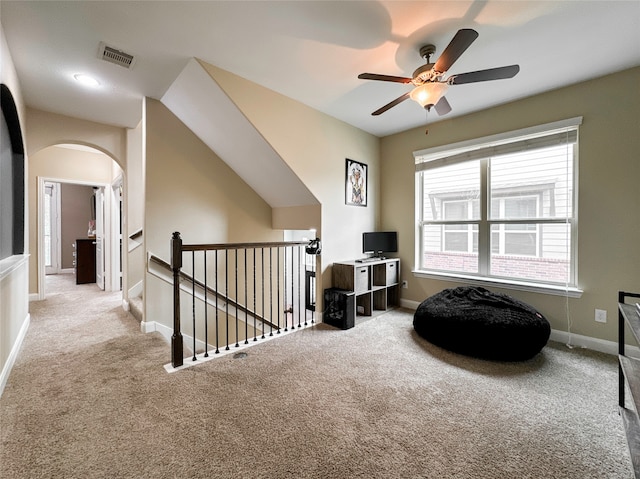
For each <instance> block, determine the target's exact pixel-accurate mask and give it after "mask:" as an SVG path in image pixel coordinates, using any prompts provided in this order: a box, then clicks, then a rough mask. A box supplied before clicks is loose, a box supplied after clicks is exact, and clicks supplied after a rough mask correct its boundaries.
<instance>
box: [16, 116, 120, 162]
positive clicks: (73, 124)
mask: <svg viewBox="0 0 640 479" xmlns="http://www.w3.org/2000/svg"><path fill="white" fill-rule="evenodd" d="M27 131H28V132H29V136H28V138H27V150H28V154H29V155H32V154H34V153H37V152H38V151H40V150H42V149H43V148H46V147H48V146H53V145H59V144H61V143H77V144H79V145H85V146H90V147H92V148H95V149H96V150H98V151H101V152H103V153H104V154H105V155H108V156H110V157H111V158H113V159H114V160H115V161H116V163H118V165H119V166H120V167H121V168H122V169H124V168H125V166H126V161H125V154H126V140H127V137H126V131H127V130H126V128H120V127H116V126H110V125H104V124H102V123H94V122H92V121H87V120H80V119H78V118H73V117H70V116H65V115H58V114H55V113H49V112H45V111H41V110H36V109H33V108H29V109H28V111H27Z"/></svg>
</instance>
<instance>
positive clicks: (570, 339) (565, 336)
mask: <svg viewBox="0 0 640 479" xmlns="http://www.w3.org/2000/svg"><path fill="white" fill-rule="evenodd" d="M400 306H401V307H403V308H407V309H411V310H413V311H415V310H416V309H418V306H420V302H418V301H410V300H408V299H401V300H400ZM549 339H550V340H551V341H557V342H559V343H564V344H567V345H569V346H570V347H573V348H587V349H591V350H593V351H598V352H601V353H606V354H613V355H617V354H618V343H617V342H616V341H607V340H605V339H598V338H592V337H591V336H583V335H581V334H575V333H568V332H567V331H559V330H556V329H552V330H551V336H550V338H549ZM625 352H626V355H627V356H631V357H634V358H638V359H640V348H639V347H638V346H630V345H626V346H625Z"/></svg>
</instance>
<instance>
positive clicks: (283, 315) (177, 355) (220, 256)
mask: <svg viewBox="0 0 640 479" xmlns="http://www.w3.org/2000/svg"><path fill="white" fill-rule="evenodd" d="M319 253H320V247H319V240H318V239H315V240H313V241H311V242H308V241H286V242H266V243H232V244H183V242H182V238H181V237H180V233H178V232H175V233H173V235H172V238H171V269H172V272H173V335H172V336H171V364H172V366H173V367H174V368H177V367H179V366H182V365H183V364H184V362H183V361H184V359H183V357H184V349H183V347H184V344H183V336H182V331H181V327H182V325H181V318H180V315H181V302H180V301H181V291H182V294H187V295H188V296H189V298H190V300H191V328H192V329H191V333H192V340H193V344H192V347H191V349H192V352H193V357H192V361H197V359H198V358H197V354H196V352H197V351H198V349H201V350H204V354H203V357H205V358H207V357H209V351H210V350H212V351H213V352H214V354H218V353H220V348H221V347H222V348H224V349H225V350H229V349H230V346H231V344H233V343H234V342H235V347H240V341H243V342H244V344H245V345H247V344H249V338H250V337H251V336H253V341H258V340H259V339H265V338H266V336H267V334H268V335H269V336H274V334H280V333H281V332H282V331H284V332H287V331H290V330H291V331H292V330H295V329H296V321H297V327H298V328H301V327H302V326H307V325H309V324H313V323H314V322H315V318H314V314H315V289H316V288H315V261H316V260H315V255H317V254H319ZM185 258H186V259H187V261H188V260H189V259H190V262H188V263H187V264H186V265H184V264H183V260H184V259H185ZM189 263H190V264H189ZM212 263H213V264H212ZM183 267H184V268H185V269H188V270H190V271H189V272H186V271H183ZM181 284H182V285H183V287H182V288H181ZM185 284H188V285H189V286H190V293H185V288H184V285H185ZM196 288H197V290H198V294H196ZM303 295H304V299H303ZM196 303H198V307H196ZM210 312H211V313H213V316H214V317H213V318H212V320H213V323H214V324H213V326H214V328H213V331H212V330H211V328H210V324H209V323H210V315H209V313H210ZM221 329H224V334H223V332H222V331H221ZM230 334H232V335H233V339H234V341H231V339H232V338H231V337H230ZM198 335H200V337H201V338H202V339H201V340H200V341H198V340H197V337H198ZM221 336H224V339H222V338H221ZM198 342H199V343H200V344H201V345H202V346H201V347H200V348H198Z"/></svg>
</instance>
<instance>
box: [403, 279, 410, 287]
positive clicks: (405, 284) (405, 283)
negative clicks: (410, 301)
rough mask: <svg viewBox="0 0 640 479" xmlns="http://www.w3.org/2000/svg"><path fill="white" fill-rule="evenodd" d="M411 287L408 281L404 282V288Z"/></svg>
mask: <svg viewBox="0 0 640 479" xmlns="http://www.w3.org/2000/svg"><path fill="white" fill-rule="evenodd" d="M408 287H409V282H408V281H407V280H405V281H403V282H402V288H403V289H407V288H408Z"/></svg>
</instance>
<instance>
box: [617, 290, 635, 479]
mask: <svg viewBox="0 0 640 479" xmlns="http://www.w3.org/2000/svg"><path fill="white" fill-rule="evenodd" d="M627 298H640V294H638V293H625V292H624V291H620V292H619V293H618V352H619V356H618V358H619V366H618V374H619V391H618V403H619V406H620V416H622V423H623V424H624V430H625V433H626V435H627V443H628V445H629V453H630V455H631V462H632V464H633V472H634V475H635V477H636V479H638V478H640V420H639V419H638V411H640V361H639V360H638V359H635V358H630V357H628V356H627V355H626V354H625V340H624V331H625V326H629V329H630V330H631V332H632V333H633V337H634V339H635V341H636V342H637V343H639V344H640V313H639V312H638V308H637V307H636V305H634V304H627V303H626V301H627ZM636 301H640V300H638V299H636ZM627 386H628V387H629V392H630V395H631V397H630V401H629V402H630V403H631V404H632V406H633V407H631V408H628V407H627V404H626V402H625V392H626V387H627Z"/></svg>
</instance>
